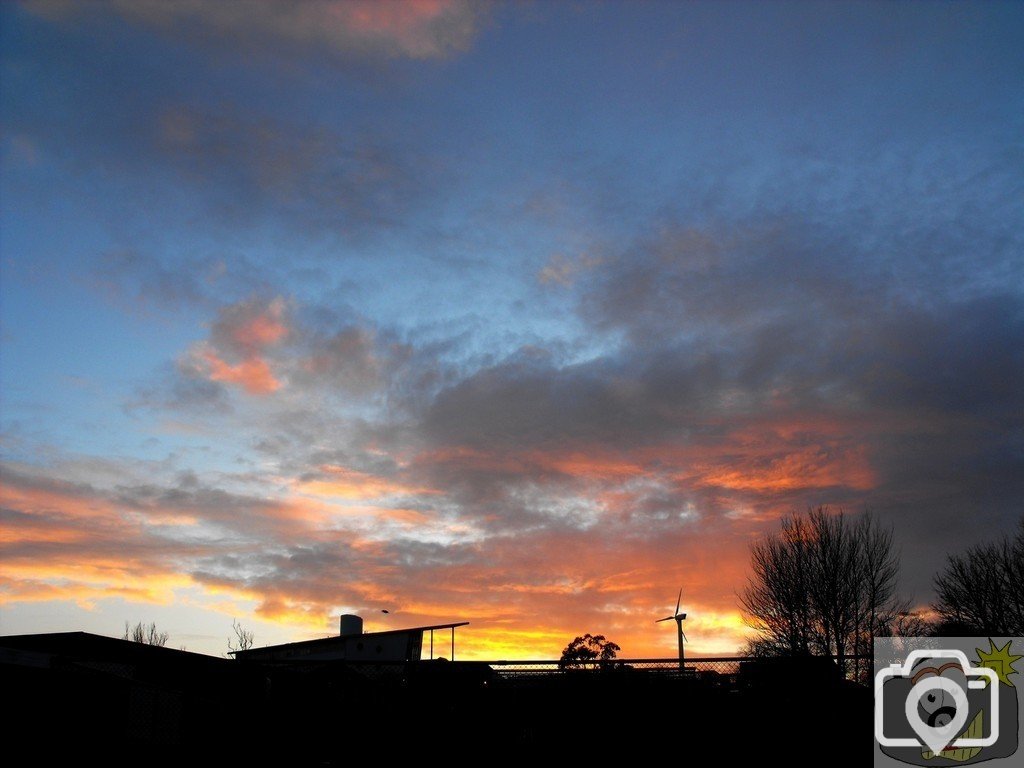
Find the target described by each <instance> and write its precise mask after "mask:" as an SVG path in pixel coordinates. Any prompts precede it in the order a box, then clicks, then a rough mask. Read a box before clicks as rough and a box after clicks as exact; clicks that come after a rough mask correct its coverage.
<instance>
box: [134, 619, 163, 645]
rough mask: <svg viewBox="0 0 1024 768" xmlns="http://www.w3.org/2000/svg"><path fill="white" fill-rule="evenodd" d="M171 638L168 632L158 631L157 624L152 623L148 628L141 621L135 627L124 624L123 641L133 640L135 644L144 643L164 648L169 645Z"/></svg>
mask: <svg viewBox="0 0 1024 768" xmlns="http://www.w3.org/2000/svg"><path fill="white" fill-rule="evenodd" d="M170 637H171V636H170V634H168V633H167V632H159V631H157V628H156V622H153V623H151V624H150V625H149V626H148V627H147V626H146V625H145V624H143V623H142V622H141V621H140V622H139V623H138V624H136V625H135V626H134V627H133V626H132V625H131V624H129V623H128V622H127V621H126V622H125V623H124V635H123V636H122V639H123V640H131V641H132V642H134V643H144V644H145V645H159V646H164V645H167V641H168V640H169V639H170Z"/></svg>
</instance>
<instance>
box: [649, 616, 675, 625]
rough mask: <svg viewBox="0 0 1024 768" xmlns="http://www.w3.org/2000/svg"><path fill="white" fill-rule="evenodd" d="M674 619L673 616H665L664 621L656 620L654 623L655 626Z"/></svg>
mask: <svg viewBox="0 0 1024 768" xmlns="http://www.w3.org/2000/svg"><path fill="white" fill-rule="evenodd" d="M674 618H675V616H666V617H665V618H664V619H658V620H657V621H655V622H654V623H655V624H660V623H661V622H663V621H672V619H674Z"/></svg>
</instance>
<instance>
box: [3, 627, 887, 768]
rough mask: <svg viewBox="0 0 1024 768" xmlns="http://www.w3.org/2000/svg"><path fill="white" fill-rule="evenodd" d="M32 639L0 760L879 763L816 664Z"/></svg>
mask: <svg viewBox="0 0 1024 768" xmlns="http://www.w3.org/2000/svg"><path fill="white" fill-rule="evenodd" d="M24 637H34V638H43V637H45V638H50V640H49V641H48V642H42V641H39V640H36V641H35V642H29V641H26V640H24V639H23V638H0V674H2V679H0V685H2V687H0V691H2V696H3V702H4V707H3V709H4V712H5V714H4V715H3V734H4V750H3V752H0V756H10V755H14V754H17V753H20V752H21V751H22V749H24V750H25V751H26V752H27V758H28V759H27V760H26V761H25V762H24V764H37V763H38V764H52V763H53V762H54V761H61V762H62V763H63V762H70V761H74V762H79V761H81V760H92V759H97V758H98V759H101V760H103V761H104V764H117V763H121V762H125V761H132V762H144V763H146V764H149V765H213V764H222V763H223V762H224V761H228V760H230V761H232V762H234V763H236V764H238V761H244V764H245V765H249V764H251V765H267V764H270V765H273V764H280V765H345V764H355V763H360V764H367V763H369V762H387V763H390V762H391V761H392V760H395V759H425V760H429V762H431V763H433V762H436V761H445V762H454V763H456V764H476V763H482V764H486V763H491V762H496V761H497V762H501V763H502V764H505V762H506V761H507V760H508V759H516V758H526V759H541V758H546V757H551V758H555V759H567V760H568V759H572V760H587V761H588V762H592V761H593V764H595V765H600V764H626V765H634V764H646V763H647V762H654V761H657V762H659V763H665V764H676V763H678V764H685V765H725V764H735V765H747V764H757V765H761V764H778V765H785V766H788V765H822V766H824V765H865V766H866V765H870V763H871V693H870V691H869V690H868V689H867V688H865V687H862V686H858V685H854V684H852V683H848V682H846V681H843V680H839V679H837V678H836V676H834V675H827V674H825V675H823V674H821V668H820V666H819V667H817V668H811V667H806V668H805V667H801V665H799V664H792V663H789V664H777V665H774V666H772V665H770V664H769V665H765V664H760V665H751V666H749V667H746V668H744V670H743V671H741V673H740V674H739V675H738V676H732V677H725V676H718V675H713V674H711V675H697V674H694V675H679V674H666V673H665V672H664V670H661V671H652V670H643V669H633V668H629V667H628V666H627V667H617V668H611V669H605V670H599V671H592V670H588V671H572V672H563V673H553V674H547V675H534V676H528V677H517V678H512V679H510V678H507V677H504V676H501V675H498V674H496V673H495V672H494V671H493V670H492V669H491V667H490V666H489V665H487V664H485V663H479V662H443V661H435V662H417V663H412V664H390V665H366V664H347V663H345V662H311V663H300V664H296V663H291V664H282V665H269V664H255V663H245V662H235V661H229V660H226V659H217V658H213V657H207V656H201V655H198V654H192V653H187V652H183V651H174V650H171V649H166V648H154V647H151V646H144V645H139V644H136V643H128V642H125V641H121V640H112V639H110V638H101V637H98V636H95V635H84V634H82V633H66V634H60V635H47V636H24ZM737 761H738V762H737ZM5 762H7V764H11V765H13V763H10V762H8V761H7V760H5Z"/></svg>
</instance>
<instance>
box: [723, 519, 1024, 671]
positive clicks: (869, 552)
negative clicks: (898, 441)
mask: <svg viewBox="0 0 1024 768" xmlns="http://www.w3.org/2000/svg"><path fill="white" fill-rule="evenodd" d="M899 575H900V556H899V551H898V549H897V547H896V545H895V541H894V536H893V529H892V527H891V526H890V527H887V528H884V527H882V526H881V525H880V524H879V523H878V521H877V520H876V519H875V517H874V516H873V515H871V514H869V513H868V514H864V515H862V516H861V517H859V518H856V519H854V518H851V517H849V516H847V515H846V514H844V513H843V512H842V511H841V510H840V511H839V512H837V513H832V512H831V511H830V510H829V509H828V508H827V507H818V508H816V509H811V510H808V512H807V513H805V514H795V515H790V516H787V517H784V518H783V519H782V521H781V526H780V530H779V531H777V532H775V533H773V534H770V535H769V536H767V537H766V538H764V539H762V540H760V541H758V542H756V543H754V544H753V546H752V547H751V575H750V577H749V581H748V584H747V586H746V588H745V589H744V590H743V591H742V592H741V594H740V595H739V601H740V605H741V607H742V609H743V611H744V615H745V618H746V621H747V623H748V625H749V626H750V627H752V628H753V629H754V630H755V631H756V636H755V637H754V638H753V639H752V640H751V641H749V643H748V644H747V646H746V648H745V649H744V650H745V652H746V653H747V654H748V655H751V656H755V657H761V658H765V657H782V656H812V655H823V656H832V657H834V658H836V660H837V661H838V663H839V666H840V669H843V670H846V671H848V672H849V671H852V672H853V677H854V678H855V679H862V678H863V674H864V673H866V672H867V670H862V669H860V665H859V664H858V665H855V669H853V670H847V669H846V665H845V660H846V658H847V657H849V656H857V655H860V654H870V653H871V652H872V651H873V644H874V641H873V638H874V637H876V636H904V637H909V636H923V635H944V636H953V635H991V636H1009V635H1021V634H1024V518H1022V519H1021V520H1020V523H1019V525H1018V526H1017V529H1016V533H1015V534H1014V535H1013V536H1005V537H1004V538H1003V539H1002V540H1000V541H996V542H991V543H988V544H983V545H979V546H975V547H971V548H970V549H967V550H966V551H964V552H963V553H952V554H950V555H949V556H948V557H947V561H946V563H945V565H944V567H943V568H942V570H941V571H940V572H939V573H938V574H936V576H935V592H936V598H935V601H934V602H933V604H932V605H931V609H932V613H933V615H931V616H929V615H926V614H925V613H923V612H921V611H912V610H911V609H910V601H909V600H908V599H906V598H903V597H900V596H899V595H898V594H897V586H898V581H899Z"/></svg>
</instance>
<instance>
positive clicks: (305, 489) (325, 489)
mask: <svg viewBox="0 0 1024 768" xmlns="http://www.w3.org/2000/svg"><path fill="white" fill-rule="evenodd" d="M319 469H320V472H321V473H323V475H324V476H323V477H321V478H315V479H310V480H300V481H297V482H296V483H294V487H295V489H296V490H297V491H299V492H300V493H305V494H309V495H311V496H323V497H328V498H341V499H378V498H381V497H383V496H394V495H400V494H401V495H413V494H416V495H422V494H435V493H437V491H434V490H432V489H430V488H417V487H412V486H407V485H404V484H403V483H400V482H396V481H394V480H389V479H387V478H383V477H379V476H377V475H371V474H368V473H366V472H359V471H357V470H354V469H348V468H347V467H342V466H337V465H334V464H324V465H321V466H320V467H319Z"/></svg>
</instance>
